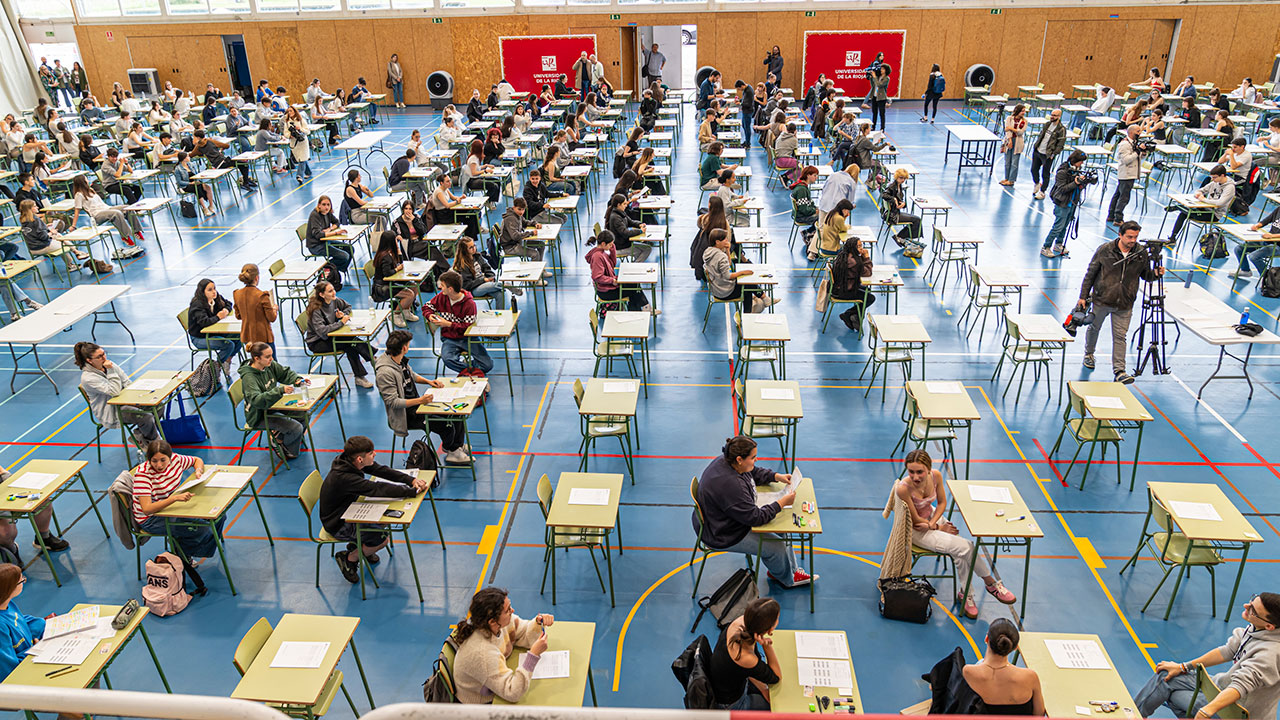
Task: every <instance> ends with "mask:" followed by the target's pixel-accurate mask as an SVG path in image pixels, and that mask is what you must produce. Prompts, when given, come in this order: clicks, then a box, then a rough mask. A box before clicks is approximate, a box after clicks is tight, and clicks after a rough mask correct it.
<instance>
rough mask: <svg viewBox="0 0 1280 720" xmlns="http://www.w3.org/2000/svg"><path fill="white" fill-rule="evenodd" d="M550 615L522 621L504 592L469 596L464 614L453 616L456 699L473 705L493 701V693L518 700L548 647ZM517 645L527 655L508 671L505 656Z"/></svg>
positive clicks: (488, 591)
mask: <svg viewBox="0 0 1280 720" xmlns="http://www.w3.org/2000/svg"><path fill="white" fill-rule="evenodd" d="M554 622H555V617H554V616H552V615H548V614H546V613H543V614H539V615H535V616H534V617H533V619H531V620H523V619H521V618H520V617H519V616H517V615H516V614H515V612H514V611H513V610H512V608H511V599H510V598H509V597H507V591H506V590H503V589H501V588H496V587H487V588H483V589H482V590H480V591H479V592H477V593H476V594H475V595H473V596H472V597H471V608H470V610H469V611H468V612H467V617H465V618H463V619H462V620H459V621H458V625H457V628H456V629H454V631H453V639H454V641H456V642H457V643H458V654H457V657H456V658H454V661H453V680H454V684H455V685H456V686H457V688H458V701H459V702H464V703H473V704H485V703H491V702H493V698H494V696H497V697H500V698H502V699H503V700H506V701H507V702H512V703H514V702H519V701H520V698H522V697H524V694H525V692H527V691H528V690H529V681H530V680H531V679H532V676H533V669H534V668H535V667H537V665H538V659H539V658H540V657H541V656H542V653H543V652H545V651H546V649H547V636H546V633H545V631H544V628H549V627H551V625H552V624H553V623H554ZM516 647H527V648H529V653H528V655H526V656H525V658H524V660H523V661H522V662H521V663H520V665H519V666H517V667H516V669H515V670H512V669H510V668H508V667H507V658H508V657H510V655H511V653H512V651H513V650H514V649H515V648H516Z"/></svg>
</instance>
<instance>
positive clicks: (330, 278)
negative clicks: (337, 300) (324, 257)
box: [316, 262, 342, 292]
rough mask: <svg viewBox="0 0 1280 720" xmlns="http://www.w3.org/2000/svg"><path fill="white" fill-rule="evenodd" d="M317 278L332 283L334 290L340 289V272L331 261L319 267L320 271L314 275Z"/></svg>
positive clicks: (339, 290)
mask: <svg viewBox="0 0 1280 720" xmlns="http://www.w3.org/2000/svg"><path fill="white" fill-rule="evenodd" d="M316 279H317V280H324V281H325V282H328V283H330V284H332V285H333V291H334V292H341V291H342V273H340V272H338V268H337V266H336V265H334V264H333V263H331V262H327V263H325V264H324V266H323V267H321V268H320V273H319V274H318V275H317V276H316Z"/></svg>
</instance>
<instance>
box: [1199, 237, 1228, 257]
mask: <svg viewBox="0 0 1280 720" xmlns="http://www.w3.org/2000/svg"><path fill="white" fill-rule="evenodd" d="M1226 256H1227V241H1226V240H1224V239H1223V238H1222V232H1221V231H1219V230H1210V231H1209V232H1207V233H1205V234H1204V237H1202V238H1200V257H1202V258H1204V259H1206V260H1217V259H1219V258H1224V257H1226Z"/></svg>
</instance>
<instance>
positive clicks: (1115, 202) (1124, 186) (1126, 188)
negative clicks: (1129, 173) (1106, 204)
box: [1107, 178, 1137, 220]
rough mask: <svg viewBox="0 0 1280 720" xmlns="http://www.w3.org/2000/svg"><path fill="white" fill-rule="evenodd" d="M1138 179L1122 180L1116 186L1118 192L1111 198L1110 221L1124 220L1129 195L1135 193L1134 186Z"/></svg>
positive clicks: (1108, 215)
mask: <svg viewBox="0 0 1280 720" xmlns="http://www.w3.org/2000/svg"><path fill="white" fill-rule="evenodd" d="M1135 182H1137V179H1136V178H1135V179H1133V180H1120V181H1119V182H1118V183H1117V184H1116V192H1115V194H1114V195H1112V196H1111V209H1110V211H1109V212H1108V214H1107V217H1108V218H1109V219H1114V220H1123V219H1124V208H1125V206H1126V205H1128V204H1129V193H1131V192H1132V191H1133V184H1134V183H1135Z"/></svg>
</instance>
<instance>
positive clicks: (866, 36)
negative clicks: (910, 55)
mask: <svg viewBox="0 0 1280 720" xmlns="http://www.w3.org/2000/svg"><path fill="white" fill-rule="evenodd" d="M906 46H907V31H906V30H834V31H828V30H806V31H805V33H804V66H803V70H802V72H801V75H802V76H803V78H804V89H803V90H801V89H797V90H796V96H797V97H800V96H801V94H802V93H804V92H806V91H807V90H808V89H809V88H810V87H812V86H813V84H814V83H815V82H817V80H818V75H819V74H820V73H821V74H823V75H826V76H827V78H828V79H830V80H832V81H834V82H835V84H836V87H838V88H844V94H845V95H846V96H847V97H851V98H860V97H863V96H865V95H866V94H867V91H868V90H870V89H871V81H870V79H868V78H867V67H868V66H870V65H871V63H872V62H873V61H874V60H875V58H876V55H877V54H878V53H884V58H883V60H882V61H881V62H883V63H885V64H887V65H889V67H890V69H891V70H892V73H891V74H890V76H889V97H897V96H898V89H899V87H900V86H901V78H902V56H903V54H904V52H905V50H906Z"/></svg>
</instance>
